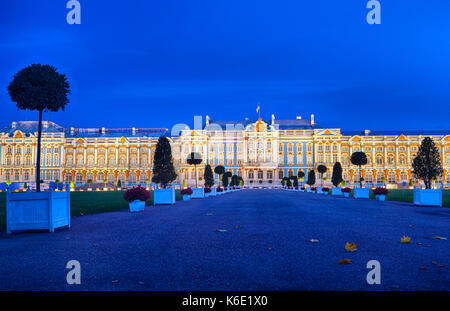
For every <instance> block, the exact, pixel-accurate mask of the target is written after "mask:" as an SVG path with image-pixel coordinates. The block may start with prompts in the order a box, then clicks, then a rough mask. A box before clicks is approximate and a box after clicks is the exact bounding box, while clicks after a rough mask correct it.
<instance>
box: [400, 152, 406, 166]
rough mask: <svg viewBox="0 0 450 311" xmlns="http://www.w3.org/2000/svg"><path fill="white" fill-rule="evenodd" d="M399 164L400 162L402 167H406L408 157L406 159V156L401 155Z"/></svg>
mask: <svg viewBox="0 0 450 311" xmlns="http://www.w3.org/2000/svg"><path fill="white" fill-rule="evenodd" d="M399 162H400V165H405V164H406V157H405V155H404V154H401V155H400V157H399Z"/></svg>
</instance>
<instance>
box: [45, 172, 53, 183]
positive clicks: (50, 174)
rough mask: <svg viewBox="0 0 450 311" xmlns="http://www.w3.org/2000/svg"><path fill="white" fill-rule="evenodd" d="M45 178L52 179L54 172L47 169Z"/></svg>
mask: <svg viewBox="0 0 450 311" xmlns="http://www.w3.org/2000/svg"><path fill="white" fill-rule="evenodd" d="M45 180H47V181H48V180H52V172H51V171H47V172H45Z"/></svg>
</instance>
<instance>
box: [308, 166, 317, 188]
mask: <svg viewBox="0 0 450 311" xmlns="http://www.w3.org/2000/svg"><path fill="white" fill-rule="evenodd" d="M306 183H307V184H308V185H310V186H313V185H315V184H316V172H315V171H314V170H310V171H309V173H308V181H307V182H306Z"/></svg>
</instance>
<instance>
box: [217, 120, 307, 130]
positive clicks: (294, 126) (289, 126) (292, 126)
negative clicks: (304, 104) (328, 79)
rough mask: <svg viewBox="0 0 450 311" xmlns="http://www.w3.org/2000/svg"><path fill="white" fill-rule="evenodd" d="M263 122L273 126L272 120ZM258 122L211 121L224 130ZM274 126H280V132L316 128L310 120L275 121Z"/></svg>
mask: <svg viewBox="0 0 450 311" xmlns="http://www.w3.org/2000/svg"><path fill="white" fill-rule="evenodd" d="M262 121H263V122H265V123H267V124H268V125H271V124H272V121H271V120H262ZM255 122H257V121H255V120H248V119H245V120H241V121H235V120H234V121H214V120H211V121H210V123H212V124H218V125H220V126H221V127H222V128H223V129H225V127H226V125H227V124H229V125H233V126H236V125H239V124H241V125H242V126H243V127H244V128H245V127H246V126H247V125H249V124H252V123H255ZM274 125H276V126H278V129H280V130H305V129H313V128H315V126H314V125H312V124H311V121H310V120H303V119H294V120H274Z"/></svg>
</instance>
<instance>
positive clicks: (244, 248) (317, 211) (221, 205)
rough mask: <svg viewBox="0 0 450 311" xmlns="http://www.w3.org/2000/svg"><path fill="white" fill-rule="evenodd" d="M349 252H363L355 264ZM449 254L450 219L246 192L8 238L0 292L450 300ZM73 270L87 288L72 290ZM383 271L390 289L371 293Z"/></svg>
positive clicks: (428, 212)
mask: <svg viewBox="0 0 450 311" xmlns="http://www.w3.org/2000/svg"><path fill="white" fill-rule="evenodd" d="M217 229H219V230H226V231H225V232H215V231H216V230H217ZM403 235H408V236H410V237H411V238H412V243H411V244H401V243H400V238H401V237H402V236H403ZM434 236H441V237H448V238H449V240H448V241H447V240H437V239H433V238H432V237H434ZM311 239H317V240H319V242H318V243H311V242H310V240H311ZM347 241H348V242H354V243H357V244H358V247H357V248H358V250H357V251H356V252H354V253H346V252H345V250H344V245H345V243H346V242H347ZM417 242H418V243H419V244H417ZM449 243H450V209H442V208H423V207H422V208H419V207H414V206H412V205H410V204H405V203H396V202H376V201H373V200H371V201H368V200H355V199H344V198H336V197H331V196H318V195H314V194H308V193H298V192H286V191H281V190H246V191H242V192H238V193H232V194H227V195H223V196H220V197H216V198H209V199H205V200H191V201H189V202H179V203H177V204H176V205H174V206H158V207H147V208H146V210H145V211H144V212H142V213H133V214H131V213H129V212H127V211H123V212H114V213H105V214H98V215H90V216H84V217H78V218H74V219H72V228H71V229H70V230H67V229H63V230H59V231H57V232H55V233H53V234H50V233H32V234H31V233H23V234H14V235H12V236H11V237H6V235H4V234H3V235H2V236H0V289H1V290H5V289H6V290H38V289H42V290H70V289H76V290H431V289H434V290H440V289H441V290H442V289H445V290H450V273H449V269H450V244H449ZM346 258H348V259H351V260H352V264H349V265H339V264H338V261H339V260H340V259H346ZM72 259H76V260H78V261H79V262H80V263H81V273H82V277H81V282H82V284H81V285H72V286H70V285H67V284H66V273H67V272H68V270H67V269H66V268H65V266H66V263H67V262H68V261H69V260H72ZM372 259H375V260H378V261H379V262H380V263H381V281H382V284H381V285H368V284H367V282H366V274H367V272H368V271H369V270H368V269H367V268H366V264H367V262H368V261H369V260H372ZM439 265H444V266H439ZM421 267H422V268H421ZM423 267H425V268H423Z"/></svg>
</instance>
